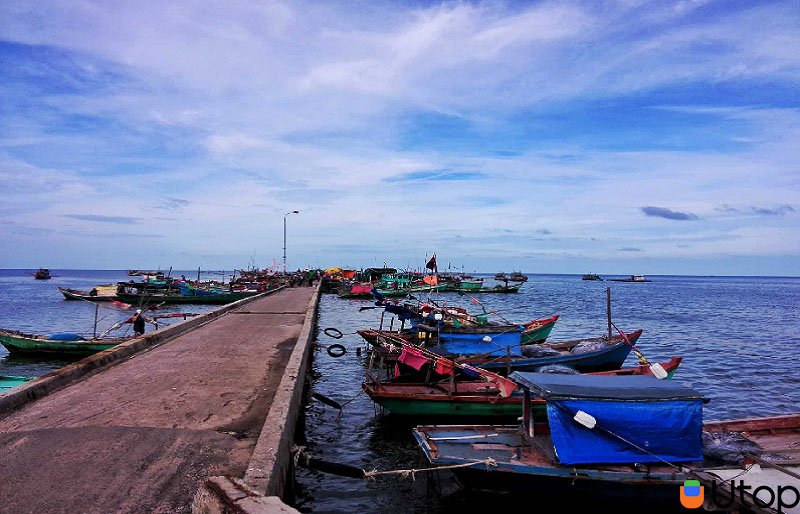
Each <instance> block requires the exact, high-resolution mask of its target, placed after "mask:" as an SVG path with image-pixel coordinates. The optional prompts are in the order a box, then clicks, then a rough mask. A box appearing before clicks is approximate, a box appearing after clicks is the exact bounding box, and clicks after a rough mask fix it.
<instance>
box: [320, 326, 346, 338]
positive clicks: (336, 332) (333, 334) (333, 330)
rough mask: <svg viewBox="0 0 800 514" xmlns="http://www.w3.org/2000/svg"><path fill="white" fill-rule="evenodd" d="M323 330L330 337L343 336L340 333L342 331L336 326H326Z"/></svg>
mask: <svg viewBox="0 0 800 514" xmlns="http://www.w3.org/2000/svg"><path fill="white" fill-rule="evenodd" d="M323 332H324V333H325V335H326V336H328V337H332V338H334V339H341V338H342V336H344V334H342V331H341V330H339V329H338V328H336V327H328V328H326V329H325V330H323Z"/></svg>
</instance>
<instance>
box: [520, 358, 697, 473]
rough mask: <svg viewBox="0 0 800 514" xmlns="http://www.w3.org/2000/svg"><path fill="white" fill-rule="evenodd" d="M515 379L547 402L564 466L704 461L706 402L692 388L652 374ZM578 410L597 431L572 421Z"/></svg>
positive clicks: (530, 375) (531, 375)
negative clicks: (590, 420)
mask: <svg viewBox="0 0 800 514" xmlns="http://www.w3.org/2000/svg"><path fill="white" fill-rule="evenodd" d="M510 378H511V379H512V380H514V381H515V382H517V383H518V384H520V385H522V386H523V387H526V388H528V389H530V390H531V391H532V392H533V393H534V394H535V395H537V396H541V397H542V398H544V399H545V400H547V420H548V422H549V424H550V434H551V438H552V440H553V446H554V447H555V450H556V455H557V456H558V460H559V462H561V463H562V464H567V465H574V464H601V463H609V464H610V463H618V464H620V463H634V462H641V463H646V462H659V461H660V460H665V461H668V462H691V461H699V460H702V459H703V443H702V430H703V400H704V399H703V396H702V395H701V394H700V393H699V392H697V391H695V390H694V389H692V388H691V387H686V386H682V385H681V384H680V383H678V382H675V381H673V380H659V379H657V378H655V377H652V376H622V377H614V376H591V375H548V374H545V373H531V372H515V373H512V374H511V375H510ZM579 410H580V411H583V412H585V413H587V414H590V415H591V416H592V417H594V418H595V420H596V421H597V424H596V426H595V427H594V428H591V429H590V428H587V427H585V426H583V425H582V424H580V423H578V422H577V421H575V419H573V418H574V416H575V413H576V412H578V411H579ZM623 439H624V440H623ZM626 441H627V442H626ZM637 446H638V447H639V448H637ZM643 450H644V451H643Z"/></svg>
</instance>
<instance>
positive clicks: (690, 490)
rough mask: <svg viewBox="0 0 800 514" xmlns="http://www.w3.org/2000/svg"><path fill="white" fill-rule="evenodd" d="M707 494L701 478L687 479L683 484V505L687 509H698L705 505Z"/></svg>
mask: <svg viewBox="0 0 800 514" xmlns="http://www.w3.org/2000/svg"><path fill="white" fill-rule="evenodd" d="M704 499H705V494H703V486H702V485H700V481H699V480H686V481H685V482H684V483H683V485H682V486H681V505H683V506H684V507H686V508H687V509H697V508H699V507H700V506H701V505H703V500H704Z"/></svg>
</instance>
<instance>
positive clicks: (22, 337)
mask: <svg viewBox="0 0 800 514" xmlns="http://www.w3.org/2000/svg"><path fill="white" fill-rule="evenodd" d="M130 339H131V338H130V337H120V338H108V339H86V338H84V337H83V336H80V335H78V334H72V333H60V334H54V335H51V336H47V335H41V334H25V333H22V332H18V331H16V330H0V344H2V345H3V346H5V348H6V350H8V352H9V353H12V354H39V355H51V356H60V357H85V356H87V355H92V354H94V353H97V352H101V351H103V350H108V349H109V348H113V347H114V346H116V345H118V344H120V343H123V342H125V341H129V340H130Z"/></svg>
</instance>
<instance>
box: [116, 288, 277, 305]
mask: <svg viewBox="0 0 800 514" xmlns="http://www.w3.org/2000/svg"><path fill="white" fill-rule="evenodd" d="M261 292H262V291H251V290H246V291H233V292H227V293H208V294H181V293H180V292H175V291H174V290H169V291H168V292H163V293H145V294H135V293H117V300H119V301H122V302H125V303H130V304H133V305H140V304H155V303H163V304H168V305H172V304H195V305H201V304H203V305H224V304H228V303H232V302H236V301H239V300H242V299H244V298H250V297H252V296H255V295H257V294H261Z"/></svg>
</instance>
